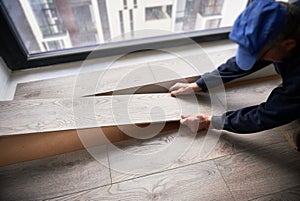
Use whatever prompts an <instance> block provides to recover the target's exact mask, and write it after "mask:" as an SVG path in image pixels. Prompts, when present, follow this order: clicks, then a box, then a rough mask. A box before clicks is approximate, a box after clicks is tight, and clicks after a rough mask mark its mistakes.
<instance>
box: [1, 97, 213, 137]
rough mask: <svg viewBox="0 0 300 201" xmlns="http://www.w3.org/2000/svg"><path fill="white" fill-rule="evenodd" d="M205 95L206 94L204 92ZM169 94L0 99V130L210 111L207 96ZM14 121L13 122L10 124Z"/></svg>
mask: <svg viewBox="0 0 300 201" xmlns="http://www.w3.org/2000/svg"><path fill="white" fill-rule="evenodd" d="M204 96H205V95H204ZM206 99H207V101H206V102H204V101H202V103H201V104H198V102H197V99H196V98H195V96H184V97H179V98H174V97H171V96H170V94H143V95H123V96H102V97H93V98H78V99H47V100H26V101H23V100H19V101H3V102H0V108H1V110H0V134H1V136H5V135H14V134H26V133H39V132H52V131H63V130H73V129H84V128H95V127H106V126H116V125H126V124H138V123H154V122H165V121H178V120H179V119H180V114H181V113H185V114H188V113H191V112H193V111H194V112H196V111H197V109H199V112H203V113H209V111H210V109H209V108H210V105H209V98H206ZM12 122H13V124H12Z"/></svg>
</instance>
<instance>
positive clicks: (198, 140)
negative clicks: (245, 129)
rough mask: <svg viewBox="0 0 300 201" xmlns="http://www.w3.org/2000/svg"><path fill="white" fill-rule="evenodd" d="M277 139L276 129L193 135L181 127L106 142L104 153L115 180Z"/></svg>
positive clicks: (258, 146) (280, 139) (211, 157)
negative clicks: (112, 142) (136, 137)
mask: <svg viewBox="0 0 300 201" xmlns="http://www.w3.org/2000/svg"><path fill="white" fill-rule="evenodd" d="M146 130H147V129H146ZM149 130H151V129H149ZM145 133H146V132H145ZM278 142H284V138H283V136H282V135H281V133H280V131H279V130H278V129H274V130H270V131H264V132H260V133H257V134H252V135H237V134H234V133H228V132H223V133H222V134H221V136H220V134H219V133H217V132H216V131H210V132H209V133H207V132H206V131H202V132H199V133H198V135H197V136H194V134H193V133H191V132H190V131H189V130H188V129H186V128H182V129H180V130H179V131H178V130H173V131H172V130H171V131H166V132H162V133H161V134H160V135H157V136H155V137H153V138H151V139H144V140H143V139H131V140H127V141H123V142H118V143H114V145H108V156H109V159H110V160H109V161H110V167H111V176H112V180H113V182H119V181H124V180H128V179H132V178H136V177H140V176H143V175H147V174H152V173H155V172H160V171H164V170H167V169H170V168H176V167H182V166H185V165H189V164H193V163H198V162H201V161H206V160H210V159H214V158H219V157H222V156H227V155H231V154H235V153H239V152H242V151H246V150H251V149H257V148H262V147H264V146H266V145H270V144H274V143H278Z"/></svg>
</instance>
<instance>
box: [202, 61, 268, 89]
mask: <svg viewBox="0 0 300 201" xmlns="http://www.w3.org/2000/svg"><path fill="white" fill-rule="evenodd" d="M269 64H271V62H267V61H262V62H257V63H256V64H255V65H254V66H253V67H252V68H251V69H250V70H248V71H244V70H241V69H240V68H239V67H238V65H237V64H236V61H235V57H232V58H230V59H228V60H227V62H226V63H224V64H222V65H220V66H219V67H218V68H217V69H216V70H214V71H212V72H210V73H205V74H203V75H202V76H201V77H200V78H199V79H198V80H197V81H196V83H197V84H198V86H199V87H200V88H201V89H202V91H204V92H207V91H208V88H212V87H217V86H219V85H221V84H224V83H227V82H229V81H232V80H235V79H237V78H240V77H244V76H246V75H249V74H251V73H254V72H255V71H258V70H260V69H262V68H264V67H266V66H267V65H269ZM220 78H221V79H220Z"/></svg>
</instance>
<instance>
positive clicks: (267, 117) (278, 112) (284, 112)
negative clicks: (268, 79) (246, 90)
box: [212, 87, 300, 133]
mask: <svg viewBox="0 0 300 201" xmlns="http://www.w3.org/2000/svg"><path fill="white" fill-rule="evenodd" d="M299 103H300V95H299V94H297V90H290V88H289V89H288V87H278V88H275V89H274V90H273V91H272V93H271V94H270V96H269V98H268V99H267V101H266V102H264V103H261V104H260V105H256V106H250V107H246V108H243V109H240V110H236V111H229V112H226V113H224V114H223V115H222V116H213V117H212V125H213V127H214V128H215V129H224V130H227V131H231V132H235V133H254V132H259V131H263V130H267V129H271V128H275V127H278V126H281V125H284V124H287V123H289V122H291V121H293V120H296V119H297V118H299V116H300V104H299Z"/></svg>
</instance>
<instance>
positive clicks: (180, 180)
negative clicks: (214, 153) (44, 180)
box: [49, 161, 232, 201]
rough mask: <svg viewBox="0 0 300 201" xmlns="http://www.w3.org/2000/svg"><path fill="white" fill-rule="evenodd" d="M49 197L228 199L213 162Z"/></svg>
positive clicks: (228, 194) (87, 198)
mask: <svg viewBox="0 0 300 201" xmlns="http://www.w3.org/2000/svg"><path fill="white" fill-rule="evenodd" d="M49 200H65V201H66V200H130V201H131V200H232V197H231V195H230V193H229V191H228V189H227V187H226V185H225V183H224V182H223V180H222V178H221V175H220V174H219V172H218V169H217V168H216V166H215V164H214V163H213V162H212V161H208V162H204V163H199V164H195V165H191V166H187V167H183V168H179V169H174V170H170V171H167V172H162V173H158V174H155V175H150V176H146V177H141V178H137V179H134V180H130V181H126V182H122V183H116V184H112V185H111V186H107V187H101V188H97V189H92V190H88V191H84V192H80V193H75V194H71V195H66V196H62V197H57V198H54V199H49Z"/></svg>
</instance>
